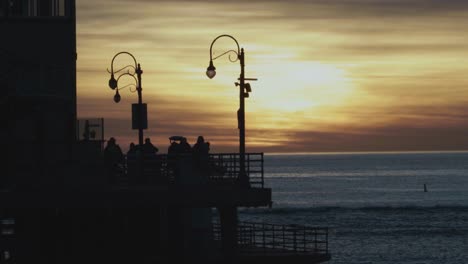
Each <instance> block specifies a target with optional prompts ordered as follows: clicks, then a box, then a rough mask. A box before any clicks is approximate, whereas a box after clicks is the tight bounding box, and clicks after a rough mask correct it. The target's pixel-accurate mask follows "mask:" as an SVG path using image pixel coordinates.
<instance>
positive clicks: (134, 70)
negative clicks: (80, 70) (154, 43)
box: [107, 51, 148, 146]
mask: <svg viewBox="0 0 468 264" xmlns="http://www.w3.org/2000/svg"><path fill="white" fill-rule="evenodd" d="M121 54H126V55H129V56H130V57H132V59H133V61H134V63H135V65H127V66H125V67H123V68H121V69H119V70H116V71H114V60H115V58H116V57H117V56H119V55H121ZM107 72H109V73H110V74H111V78H110V79H109V87H110V88H111V89H112V90H115V95H114V102H116V103H118V102H120V99H121V97H120V93H119V90H122V89H124V88H126V87H130V92H135V91H136V92H137V93H138V103H137V104H133V105H132V128H133V129H138V144H140V146H142V145H143V129H146V128H147V126H148V125H147V123H148V122H147V112H146V104H143V100H142V94H141V91H142V88H141V75H142V74H143V71H142V70H141V67H140V64H139V63H137V61H136V59H135V57H134V56H133V55H132V54H131V53H129V52H126V51H122V52H119V53H117V54H115V56H114V57H113V58H112V62H111V70H110V71H109V69H107ZM118 73H120V75H119V76H118V77H117V78H115V76H114V75H115V74H118ZM135 75H136V77H135ZM123 76H130V77H132V78H133V79H134V80H135V84H127V85H125V86H123V87H119V85H118V83H119V79H120V78H121V77H123ZM132 86H135V90H132V89H131V87H132Z"/></svg>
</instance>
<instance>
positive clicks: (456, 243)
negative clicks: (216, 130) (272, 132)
mask: <svg viewBox="0 0 468 264" xmlns="http://www.w3.org/2000/svg"><path fill="white" fill-rule="evenodd" d="M265 170H266V174H265V176H266V183H267V186H268V187H271V188H272V189H273V208H271V209H242V210H241V213H240V217H241V218H242V219H243V220H254V221H265V222H272V223H285V224H304V225H310V226H328V227H329V228H330V237H329V243H330V245H329V246H330V250H331V253H332V260H331V261H329V263H343V264H344V263H347V264H349V263H378V264H383V263H392V264H393V263H434V264H436V263H460V264H466V263H468V152H444V153H377V154H376V153H374V154H312V155H267V156H266V157H265ZM424 184H426V186H427V192H424Z"/></svg>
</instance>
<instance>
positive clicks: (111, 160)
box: [104, 137, 123, 184]
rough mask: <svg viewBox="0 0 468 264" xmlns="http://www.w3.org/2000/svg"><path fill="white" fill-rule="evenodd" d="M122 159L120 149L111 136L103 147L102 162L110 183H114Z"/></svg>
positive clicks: (119, 171)
mask: <svg viewBox="0 0 468 264" xmlns="http://www.w3.org/2000/svg"><path fill="white" fill-rule="evenodd" d="M122 161H123V153H122V149H120V146H119V145H117V143H116V140H115V138H113V137H111V138H110V139H109V141H107V145H106V147H105V148H104V163H105V166H106V170H107V177H108V178H107V180H108V182H109V183H110V184H114V183H115V180H116V177H117V176H119V174H120V173H121V167H120V166H121V164H122Z"/></svg>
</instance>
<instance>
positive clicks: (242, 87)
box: [206, 35, 256, 187]
mask: <svg viewBox="0 0 468 264" xmlns="http://www.w3.org/2000/svg"><path fill="white" fill-rule="evenodd" d="M222 37H228V38H231V39H232V40H234V42H235V43H236V45H237V51H236V50H228V51H226V52H224V53H222V54H221V55H218V56H216V57H214V58H213V44H214V43H215V42H216V40H218V39H219V38H222ZM228 53H234V54H236V59H235V60H233V59H231V57H230V56H229V60H230V61H231V62H236V61H237V60H239V62H240V66H241V72H240V76H239V83H236V86H237V85H238V86H239V109H238V110H237V126H238V129H239V182H240V184H241V186H245V187H248V186H249V179H248V175H247V174H246V171H245V98H246V97H248V95H249V94H248V93H249V92H250V91H251V90H250V85H249V86H248V87H247V86H246V83H245V70H244V68H245V60H244V48H242V49H241V48H240V47H239V43H238V42H237V40H236V39H235V38H234V37H233V36H231V35H220V36H218V37H216V38H215V39H214V40H213V42H211V46H210V64H209V66H208V68H207V71H206V75H207V76H208V77H209V78H210V79H212V78H213V77H214V76H215V75H216V68H215V67H214V65H213V61H214V60H216V59H217V58H219V57H221V56H223V55H226V54H228ZM251 80H256V79H251ZM246 88H248V89H247V91H246Z"/></svg>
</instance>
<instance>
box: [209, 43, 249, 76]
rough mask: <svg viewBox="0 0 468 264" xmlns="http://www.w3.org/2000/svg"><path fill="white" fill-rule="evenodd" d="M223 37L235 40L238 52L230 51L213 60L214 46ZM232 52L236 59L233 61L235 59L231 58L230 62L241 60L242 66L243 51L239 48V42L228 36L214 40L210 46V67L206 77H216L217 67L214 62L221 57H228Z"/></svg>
mask: <svg viewBox="0 0 468 264" xmlns="http://www.w3.org/2000/svg"><path fill="white" fill-rule="evenodd" d="M222 37H228V38H230V39H232V40H234V42H236V45H237V52H236V51H235V50H228V51H226V52H224V53H222V54H221V55H218V56H216V57H214V58H213V44H214V43H215V42H216V40H218V39H219V38H222ZM231 52H232V53H235V54H236V59H235V60H233V59H231V56H229V60H230V61H231V62H235V61H237V60H239V59H240V60H241V64H242V58H241V49H240V46H239V42H237V40H236V39H235V38H234V37H233V36H231V35H226V34H224V35H219V36H217V37H216V38H215V39H214V40H213V42H211V45H210V65H209V66H208V68H207V69H206V76H208V78H210V79H212V78H213V77H215V75H216V67H215V66H214V65H213V61H214V60H216V59H217V58H219V57H221V56H223V55H226V54H228V53H231Z"/></svg>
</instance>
